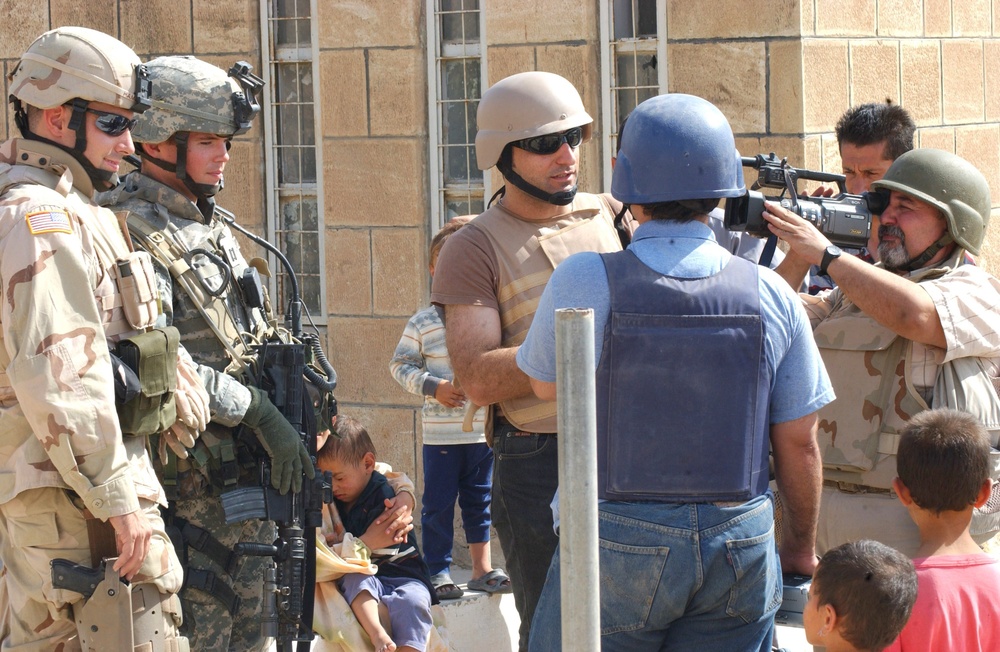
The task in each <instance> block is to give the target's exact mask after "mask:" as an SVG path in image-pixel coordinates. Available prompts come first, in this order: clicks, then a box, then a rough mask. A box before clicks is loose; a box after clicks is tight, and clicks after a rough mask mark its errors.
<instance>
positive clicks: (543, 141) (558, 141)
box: [514, 127, 583, 154]
mask: <svg viewBox="0 0 1000 652" xmlns="http://www.w3.org/2000/svg"><path fill="white" fill-rule="evenodd" d="M581 142H583V128H582V127H573V128H572V129H567V130H566V131H564V132H562V133H560V134H545V135H544V136H535V137H534V138H525V139H524V140H516V141H514V145H516V146H517V147H520V148H521V149H523V150H526V151H529V152H531V153H532V154H554V153H556V152H557V151H559V148H560V147H562V144H563V143H566V144H568V145H569V146H570V147H572V148H574V149H576V148H577V147H579V146H580V143H581Z"/></svg>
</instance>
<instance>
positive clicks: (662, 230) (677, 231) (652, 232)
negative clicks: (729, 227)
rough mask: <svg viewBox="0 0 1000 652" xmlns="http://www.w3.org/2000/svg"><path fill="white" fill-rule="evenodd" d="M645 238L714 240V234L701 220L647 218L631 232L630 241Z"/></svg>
mask: <svg viewBox="0 0 1000 652" xmlns="http://www.w3.org/2000/svg"><path fill="white" fill-rule="evenodd" d="M647 238H695V239H699V240H711V241H712V242H715V234H714V233H712V229H711V227H709V226H708V225H707V224H705V223H703V222H699V221H697V220H692V221H690V222H671V221H667V220H649V221H648V222H645V223H643V224H640V225H639V228H637V229H636V230H635V233H633V234H632V242H637V241H639V240H643V239H647Z"/></svg>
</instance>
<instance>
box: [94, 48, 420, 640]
mask: <svg viewBox="0 0 1000 652" xmlns="http://www.w3.org/2000/svg"><path fill="white" fill-rule="evenodd" d="M146 66H147V68H148V70H149V76H150V79H152V80H153V84H154V87H153V88H154V90H153V97H152V104H153V108H152V109H150V110H149V111H147V112H146V113H145V114H143V116H142V117H141V119H140V120H139V123H138V125H137V126H136V128H135V130H134V137H135V140H136V142H138V143H140V145H139V154H140V156H141V158H142V167H141V168H140V170H139V171H137V172H133V173H132V174H129V175H128V176H127V177H125V179H124V180H123V182H122V184H121V185H120V186H118V187H117V188H115V189H114V190H112V191H111V192H109V193H105V194H104V195H102V196H101V198H100V201H101V203H102V204H105V205H114V206H115V207H117V208H121V209H127V210H128V211H130V215H129V219H128V226H129V230H130V231H131V232H132V235H133V237H135V238H136V240H137V241H138V242H139V243H141V245H142V246H143V247H145V248H146V249H147V250H149V251H150V253H151V254H152V255H153V256H154V259H155V261H156V271H157V280H158V284H159V286H160V294H161V300H162V301H163V308H164V314H165V318H166V321H167V323H170V324H172V325H174V326H176V327H177V328H178V329H179V330H180V332H181V341H182V342H183V343H184V344H185V345H186V346H187V348H188V350H189V351H190V352H191V355H192V356H193V357H194V359H195V361H196V362H198V363H199V373H200V374H201V376H202V378H203V380H204V382H205V386H206V388H207V389H208V393H209V396H210V398H211V407H212V415H213V417H212V420H213V422H212V424H210V425H209V428H208V430H207V431H206V433H205V434H204V435H203V436H202V437H201V438H200V439H199V440H198V442H197V443H196V444H195V445H194V447H193V450H191V451H187V450H185V448H184V447H177V446H176V445H175V446H172V447H169V448H167V447H164V446H162V445H161V446H160V450H161V452H162V453H163V454H164V456H165V457H166V461H165V462H164V463H163V464H161V465H160V467H159V471H160V473H161V474H162V475H161V477H162V479H163V481H164V484H165V485H166V487H167V490H168V492H171V491H172V492H174V493H175V495H172V496H171V506H170V510H169V512H168V517H167V518H168V523H169V524H170V525H171V530H170V531H171V538H174V543H175V545H177V546H179V547H180V548H181V549H182V551H183V554H182V559H183V561H184V564H185V572H186V579H185V588H184V591H183V593H182V594H181V599H182V602H183V607H184V614H185V617H186V619H185V632H186V633H187V635H188V636H189V638H190V639H191V644H192V647H194V648H196V649H199V650H201V649H206V650H207V649H216V650H226V649H229V650H238V651H240V652H245V651H249V650H260V649H263V647H264V645H265V643H266V641H264V640H263V637H262V636H261V607H262V605H261V596H262V585H263V578H264V568H265V566H266V564H267V563H268V561H269V560H268V559H267V558H262V557H241V556H237V555H235V554H234V552H233V547H234V546H235V545H236V544H237V543H241V542H255V543H267V544H270V543H271V542H272V541H274V536H275V535H274V526H273V523H271V522H266V521H246V522H242V523H235V524H231V525H230V524H227V523H226V520H225V514H224V512H223V508H222V503H221V501H220V498H219V495H220V493H221V492H224V491H226V490H227V489H231V488H234V487H235V486H236V484H237V482H238V481H240V480H241V479H242V480H243V481H245V482H250V483H252V482H253V481H255V479H256V477H257V475H258V473H259V471H258V470H257V469H256V468H255V467H254V465H252V464H246V463H245V461H246V460H247V459H248V456H247V455H246V454H245V451H244V444H243V442H242V441H241V440H240V439H238V438H236V437H235V436H234V434H235V432H234V427H235V426H237V425H239V424H241V423H242V424H243V425H245V426H248V427H250V428H251V429H252V430H253V431H254V432H255V434H256V435H257V437H258V439H259V440H260V442H261V444H262V445H263V447H264V448H265V449H266V450H267V451H268V454H269V455H270V456H271V458H272V462H273V466H274V468H275V469H276V472H275V474H274V476H273V477H272V481H273V482H274V483H275V488H278V489H279V490H280V491H282V493H285V492H287V491H288V490H289V488H290V487H291V488H292V489H293V490H294V491H298V490H299V486H300V483H301V480H302V473H303V470H306V471H307V472H308V473H309V474H311V473H312V471H313V465H312V462H311V461H310V459H309V456H308V454H307V453H306V450H305V448H304V446H303V445H302V443H301V441H300V438H299V436H298V433H297V432H296V430H295V428H294V427H292V425H291V424H289V423H288V422H287V421H286V420H285V418H284V417H282V416H281V414H280V413H279V412H278V410H277V409H276V408H275V407H274V406H273V405H272V404H271V402H270V401H269V400H268V398H267V396H266V395H265V394H264V393H263V392H261V391H260V390H258V389H257V388H255V387H251V386H246V385H243V384H241V383H240V382H239V381H237V380H236V378H234V377H233V376H232V375H229V374H227V373H225V371H226V370H227V369H229V370H230V371H234V372H236V373H240V372H242V371H245V366H246V364H247V360H248V356H249V355H251V354H252V351H251V350H250V348H249V345H251V344H253V343H255V342H257V341H259V340H262V339H265V338H267V337H269V336H271V335H273V333H274V331H273V328H274V326H273V324H274V323H275V322H274V320H273V318H272V315H271V314H270V313H269V304H268V301H267V298H266V295H265V294H264V292H263V289H262V285H261V283H260V278H259V275H258V273H257V268H258V266H259V265H260V264H262V263H263V261H260V260H254V261H252V262H251V263H250V264H248V263H247V261H246V260H245V259H244V257H243V254H242V253H241V252H240V247H239V244H238V243H237V241H236V239H235V237H234V236H233V233H232V232H231V230H230V228H229V226H228V225H227V224H226V223H225V222H224V221H223V220H222V219H221V213H220V211H221V209H219V208H217V207H216V206H215V201H214V196H215V194H216V193H217V192H218V191H219V190H221V189H222V185H223V171H224V170H225V167H226V163H227V162H228V161H229V153H228V152H229V148H230V145H231V141H232V138H233V136H235V135H237V134H241V133H244V132H245V131H246V130H248V129H249V128H250V125H251V123H252V120H253V117H254V115H255V114H256V113H257V111H258V106H257V104H256V99H255V98H254V95H253V93H254V92H255V91H256V90H258V89H259V80H258V81H257V82H256V84H257V85H255V82H254V78H252V77H250V76H248V75H246V74H242V75H241V74H240V73H238V72H235V73H234V74H236V75H237V77H238V78H239V81H237V78H234V77H230V76H229V75H228V74H227V73H225V72H224V71H222V70H221V69H219V68H217V67H216V66H213V65H211V64H209V63H206V62H204V61H200V60H198V59H196V58H194V57H189V56H168V57H160V58H157V59H154V60H152V61H150V62H148V63H147V64H146ZM246 72H248V71H246ZM241 462H244V463H243V464H241ZM282 469H284V472H281V470H282ZM401 495H402V496H407V497H405V498H401V503H399V504H402V505H405V506H406V507H404V508H402V515H401V514H400V511H399V510H397V511H396V512H395V513H393V510H387V511H386V514H385V515H384V517H383V519H381V520H380V523H381V522H385V521H392V519H393V518H397V517H399V518H398V519H397V521H395V522H394V525H393V526H390V527H394V526H395V525H396V524H397V523H399V522H400V519H401V520H402V521H405V523H402V524H403V525H405V526H407V527H408V523H409V516H408V514H409V510H411V509H412V506H413V498H412V494H401ZM397 506H398V505H397ZM175 532H176V533H177V536H176V537H175V536H174V533H175Z"/></svg>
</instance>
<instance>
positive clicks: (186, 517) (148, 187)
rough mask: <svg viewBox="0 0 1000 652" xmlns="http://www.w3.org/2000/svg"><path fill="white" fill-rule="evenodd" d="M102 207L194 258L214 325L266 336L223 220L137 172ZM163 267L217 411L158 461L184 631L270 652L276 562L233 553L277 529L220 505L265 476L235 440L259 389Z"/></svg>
mask: <svg viewBox="0 0 1000 652" xmlns="http://www.w3.org/2000/svg"><path fill="white" fill-rule="evenodd" d="M99 201H100V202H101V203H102V204H105V205H113V206H114V207H115V209H116V210H123V209H124V210H128V211H129V218H128V223H129V228H130V229H131V230H132V232H133V234H134V236H135V239H136V241H137V243H141V244H142V245H143V246H145V247H147V248H148V247H150V243H151V240H150V234H155V235H153V236H152V237H153V240H154V241H155V242H164V241H166V242H168V243H169V244H166V245H164V249H165V250H168V251H172V252H174V253H173V254H168V255H174V256H177V257H180V256H181V254H182V253H183V254H185V255H186V258H187V260H188V261H189V262H188V263H187V264H189V265H190V266H191V268H192V271H191V274H194V275H197V276H198V277H200V279H201V281H200V283H204V285H200V284H199V282H198V281H195V283H196V284H198V285H197V287H198V288H199V290H201V291H202V292H204V293H203V294H200V295H199V297H198V299H200V300H201V301H203V302H204V303H203V305H205V306H208V309H209V310H210V311H211V314H212V315H213V320H214V319H218V323H216V324H215V326H217V327H220V328H222V329H224V330H225V332H226V334H227V336H228V337H232V338H235V337H236V334H237V333H246V334H253V333H256V334H257V335H263V334H264V331H265V329H266V327H267V323H266V321H265V319H264V316H263V315H262V314H261V312H260V311H259V310H257V309H256V308H248V307H247V306H246V305H245V304H244V303H243V302H242V301H241V300H240V298H239V293H238V290H237V289H236V287H235V286H234V284H233V283H232V282H231V279H234V278H240V277H241V276H242V274H243V272H244V270H246V269H248V265H247V262H246V261H245V260H244V258H243V255H242V254H241V253H240V249H239V245H238V243H237V242H236V238H235V237H234V236H233V234H232V232H231V230H230V229H229V227H228V226H226V225H225V224H224V223H223V222H222V221H221V220H219V219H213V220H212V221H211V222H210V223H207V224H206V221H205V218H204V217H203V216H202V214H201V212H200V211H199V210H198V207H197V206H196V205H195V204H194V203H193V202H191V201H190V200H188V199H187V198H186V197H184V196H183V195H182V194H180V193H178V192H177V191H175V190H173V189H171V188H168V187H167V186H165V185H163V184H161V183H159V182H157V181H154V180H153V179H151V178H149V177H147V176H144V175H142V174H140V173H139V172H133V173H131V174H129V175H128V176H127V177H125V179H124V180H123V182H122V184H121V185H119V186H118V187H117V188H115V189H113V190H111V191H109V192H107V193H104V194H103V195H101V196H100V198H99ZM191 252H209V253H208V254H207V255H206V254H205V253H199V254H194V255H192V253H191ZM155 267H156V275H157V283H158V285H159V288H160V296H161V300H162V303H163V315H164V318H165V320H166V323H167V324H169V325H172V326H174V327H176V328H177V329H178V330H179V331H180V333H181V343H182V344H183V345H184V346H185V348H186V349H187V350H188V352H189V353H190V354H191V356H192V358H194V360H195V362H197V363H198V365H199V368H198V371H199V375H200V376H201V378H202V380H203V381H204V383H205V388H206V390H207V391H208V394H209V399H210V407H211V411H212V423H211V424H209V427H208V430H207V431H206V432H205V433H203V434H202V435H201V437H200V438H199V440H198V442H197V443H196V445H195V448H194V449H193V450H192V451H190V457H189V458H188V459H187V460H179V459H177V457H176V456H175V455H173V454H170V455H169V460H168V462H167V463H166V464H161V463H159V462H158V471H159V472H160V474H161V475H160V477H161V478H162V479H163V481H164V485H165V486H166V488H167V491H168V493H169V494H170V503H171V505H170V510H169V517H168V520H169V521H170V523H171V526H172V528H171V533H173V532H178V533H179V534H180V537H181V539H182V540H183V543H182V542H181V541H180V540H178V541H175V543H176V544H177V545H178V546H179V547H180V548H182V554H181V557H182V559H183V562H184V565H185V567H186V573H187V579H186V584H185V589H184V591H183V593H182V594H181V598H182V601H183V603H184V614H185V622H184V631H185V634H186V635H187V636H188V638H189V639H190V640H191V643H192V648H196V649H206V650H208V649H213V650H226V649H229V650H247V651H249V650H259V649H263V647H264V643H265V641H263V640H262V636H261V628H260V625H261V595H262V586H263V578H264V569H265V568H266V567H267V565H268V563H269V562H270V558H267V557H251V556H237V555H235V554H234V553H233V547H234V546H235V545H236V544H237V543H243V542H252V543H266V544H270V543H272V542H273V541H274V538H275V530H274V524H273V523H271V522H270V521H257V520H250V521H244V522H240V523H234V524H231V525H230V524H226V519H225V513H224V512H223V509H222V503H221V501H220V499H219V494H220V493H222V492H224V491H226V490H228V489H233V488H235V487H236V484H237V482H238V481H240V480H242V481H243V482H242V483H243V484H253V483H254V482H255V481H256V479H257V475H258V473H259V471H258V470H257V468H256V466H255V465H252V464H249V465H248V464H247V463H246V462H247V459H245V458H244V459H242V461H243V462H244V464H241V457H240V454H241V445H240V444H238V443H237V442H236V441H235V440H234V431H233V428H234V427H235V426H236V425H237V424H239V423H240V422H241V420H242V419H243V416H244V414H245V413H246V411H247V409H248V407H249V406H250V400H251V395H250V391H249V390H248V389H247V388H246V387H244V386H243V385H242V384H241V383H240V382H239V381H238V380H236V378H234V377H233V376H231V375H229V374H227V373H225V371H224V370H225V369H226V367H227V366H229V364H230V362H231V357H230V355H229V354H228V353H227V350H226V348H225V347H224V346H223V344H222V342H221V341H220V339H219V338H218V337H217V336H216V334H215V332H214V330H213V328H212V327H211V326H210V325H209V324H208V322H207V321H206V319H205V317H204V316H203V315H202V313H201V311H200V310H199V308H198V306H197V305H196V303H195V300H196V299H195V298H194V297H192V296H190V295H189V294H188V293H187V292H185V290H184V289H183V288H182V287H181V285H180V284H179V283H177V282H176V281H175V280H174V279H173V278H172V277H171V275H170V272H169V271H168V269H167V266H166V265H164V264H163V260H162V259H159V258H157V259H156V263H155ZM206 289H207V292H206V291H205V290H206ZM212 294H217V295H218V296H214V297H213V296H212ZM173 528H176V530H175V529H173Z"/></svg>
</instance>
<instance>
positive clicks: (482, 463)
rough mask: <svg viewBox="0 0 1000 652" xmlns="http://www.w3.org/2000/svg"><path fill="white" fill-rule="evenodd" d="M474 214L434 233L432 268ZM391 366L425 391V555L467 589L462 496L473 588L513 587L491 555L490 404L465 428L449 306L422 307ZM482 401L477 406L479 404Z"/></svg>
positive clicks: (440, 587)
mask: <svg viewBox="0 0 1000 652" xmlns="http://www.w3.org/2000/svg"><path fill="white" fill-rule="evenodd" d="M468 222H469V216H465V217H456V218H454V219H452V220H451V221H449V222H448V223H447V224H445V225H444V227H443V228H442V229H441V230H440V231H438V233H437V235H435V236H434V238H433V239H432V240H431V247H430V272H431V276H432V277H433V276H434V266H435V264H436V263H437V257H438V252H440V251H441V247H442V246H444V243H445V240H446V239H447V238H448V237H449V236H450V235H451V234H452V233H454V232H455V231H457V230H458V229H460V228H461V227H462V226H464V225H465V224H467V223H468ZM389 370H390V371H391V372H392V375H393V377H394V378H395V379H396V381H397V382H398V383H399V384H400V385H402V386H403V388H404V389H406V390H408V391H410V392H412V393H413V394H417V395H422V396H423V397H424V407H423V412H422V419H421V421H422V423H423V453H424V496H423V510H422V512H421V525H422V526H423V544H424V555H425V558H426V560H427V566H428V568H429V569H430V571H431V573H432V575H431V582H432V584H433V585H434V588H435V592H436V594H437V597H438V598H439V599H441V600H449V599H453V598H458V597H461V595H462V589H460V588H459V587H458V586H457V585H456V584H455V583H454V582H453V581H452V579H451V573H450V571H449V567H450V566H451V550H452V546H453V544H454V536H455V530H454V520H455V498H456V497H457V498H458V504H459V505H460V506H461V508H462V525H463V527H464V528H465V536H466V540H467V541H468V542H469V553H470V556H471V557H472V580H470V581H469V584H468V587H469V588H470V589H474V590H478V591H485V592H487V593H509V592H510V590H511V587H510V579H509V578H508V577H507V574H506V573H505V572H504V571H503V570H501V569H499V568H496V569H494V568H493V567H492V565H491V562H490V490H491V476H492V473H493V452H492V451H491V450H490V448H489V447H488V446H487V445H486V436H485V435H484V434H483V429H484V425H485V424H484V423H483V417H482V412H481V411H480V412H478V413H476V414H477V415H478V416H476V418H475V419H474V420H472V423H471V426H472V427H471V428H467V430H471V432H465V431H464V430H466V429H464V428H463V412H464V411H463V409H462V408H463V406H464V405H465V393H464V392H463V391H462V390H461V389H459V388H458V387H456V386H455V384H454V383H452V378H453V377H454V375H453V374H452V371H451V362H450V360H449V359H448V350H447V349H446V348H445V340H444V323H443V320H442V315H441V308H439V307H437V306H431V307H430V308H425V309H424V310H421V311H420V312H418V313H417V314H415V315H414V316H413V317H411V318H410V321H409V322H408V323H407V324H406V329H405V330H404V331H403V337H402V338H401V339H400V340H399V344H398V345H397V346H396V352H395V354H394V355H393V356H392V361H391V362H390V363H389ZM471 407H474V406H471Z"/></svg>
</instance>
